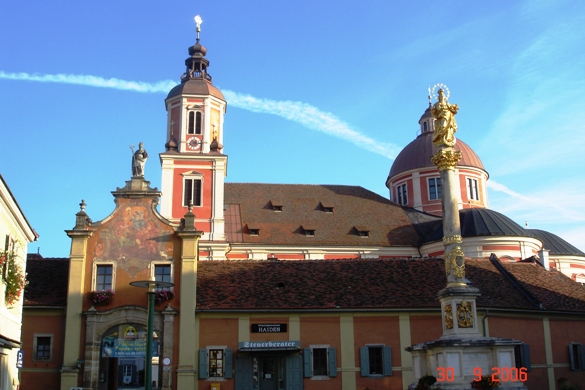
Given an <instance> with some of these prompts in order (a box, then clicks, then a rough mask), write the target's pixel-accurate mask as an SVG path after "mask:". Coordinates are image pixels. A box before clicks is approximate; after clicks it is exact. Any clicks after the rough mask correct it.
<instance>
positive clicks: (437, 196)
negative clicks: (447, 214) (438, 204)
mask: <svg viewBox="0 0 585 390" xmlns="http://www.w3.org/2000/svg"><path fill="white" fill-rule="evenodd" d="M431 180H434V183H435V184H433V185H432V187H434V188H435V197H434V198H433V197H431ZM439 188H440V190H439ZM427 190H428V195H429V200H441V194H442V193H443V183H441V178H440V177H439V176H436V177H429V178H427Z"/></svg>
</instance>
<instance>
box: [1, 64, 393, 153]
mask: <svg viewBox="0 0 585 390" xmlns="http://www.w3.org/2000/svg"><path fill="white" fill-rule="evenodd" d="M0 79H7V80H24V81H36V82H41V83H59V84H76V85H85V86H89V87H98V88H111V89H118V90H123V91H133V92H142V93H167V92H168V91H170V90H171V89H172V88H173V87H174V86H175V85H176V84H177V83H176V82H174V81H172V80H167V81H159V82H157V83H145V82H141V81H128V80H120V79H117V78H109V79H105V78H102V77H97V76H91V75H74V74H62V73H59V74H38V73H34V74H30V73H22V72H21V73H8V72H4V71H0ZM222 92H223V94H224V96H225V98H226V100H227V101H228V102H229V104H230V105H231V106H234V107H237V108H241V109H243V110H248V111H252V112H257V113H262V114H272V115H277V116H279V117H281V118H284V119H287V120H290V121H293V122H297V123H299V124H301V125H303V126H305V127H307V128H309V129H311V130H316V131H320V132H322V133H325V134H328V135H331V136H334V137H337V138H341V139H343V140H345V141H348V142H350V143H352V144H354V145H355V146H357V147H359V148H362V149H365V150H368V151H370V152H373V153H376V154H380V155H382V156H384V157H387V158H389V159H391V160H393V159H394V158H396V155H397V154H398V152H399V151H400V149H401V148H399V147H398V146H396V145H394V144H391V143H385V142H378V141H376V140H374V139H372V138H370V137H368V136H366V135H364V134H362V133H360V132H358V131H356V130H353V129H352V128H351V127H350V126H349V125H348V124H347V123H345V122H343V121H342V120H340V119H339V118H337V117H336V116H335V115H333V114H331V113H329V112H323V111H321V110H319V109H318V108H317V107H314V106H312V105H310V104H307V103H303V102H293V101H289V100H286V101H278V100H270V99H262V98H256V97H254V96H250V95H246V94H241V93H238V92H233V91H230V90H225V89H224V90H222Z"/></svg>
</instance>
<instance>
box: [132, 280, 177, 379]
mask: <svg viewBox="0 0 585 390" xmlns="http://www.w3.org/2000/svg"><path fill="white" fill-rule="evenodd" d="M130 285H131V286H134V287H140V288H147V289H148V292H147V294H148V314H147V317H148V325H147V326H146V362H145V367H144V390H151V389H152V332H153V331H154V329H153V328H154V296H155V294H156V289H157V288H169V287H172V286H174V284H173V283H170V282H157V281H154V280H138V281H136V282H131V283H130Z"/></svg>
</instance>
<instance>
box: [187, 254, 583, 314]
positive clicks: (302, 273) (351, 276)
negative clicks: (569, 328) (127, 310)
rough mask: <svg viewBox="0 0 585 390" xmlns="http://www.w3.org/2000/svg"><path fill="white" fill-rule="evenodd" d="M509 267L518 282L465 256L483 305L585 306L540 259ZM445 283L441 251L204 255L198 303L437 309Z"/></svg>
mask: <svg viewBox="0 0 585 390" xmlns="http://www.w3.org/2000/svg"><path fill="white" fill-rule="evenodd" d="M505 267H506V269H507V270H509V273H510V274H511V275H513V276H514V277H517V278H518V280H519V283H513V282H512V281H511V279H510V277H509V275H508V273H506V272H504V273H502V272H501V271H500V270H498V268H497V267H496V266H495V265H494V263H493V262H491V261H489V260H469V259H468V260H466V276H467V278H468V279H469V280H470V281H471V282H472V284H473V286H474V287H477V288H479V289H480V292H481V296H480V297H479V298H478V299H477V304H478V307H491V308H501V309H515V310H541V308H540V305H539V304H540V303H542V304H543V308H544V309H546V310H550V311H573V312H574V311H577V312H581V313H583V312H585V286H583V285H580V284H578V283H575V282H573V281H571V280H570V279H568V278H567V277H565V276H563V275H562V274H560V273H559V272H556V271H546V270H545V269H544V268H542V267H541V266H539V265H534V264H528V263H510V264H507V265H506V266H505ZM557 283H559V284H558V287H555V286H556V284H557ZM445 284H446V278H445V273H444V261H443V260H442V259H436V258H432V259H417V260H409V259H402V260H385V259H372V260H363V259H346V260H317V261H315V260H302V261H242V260H240V261H200V262H199V269H198V285H197V293H198V296H197V307H198V309H199V310H219V311H223V310H227V311H229V310H251V311H254V310H260V311H261V310H338V309H342V310H343V309H345V310H359V309H366V310H377V309H389V310H391V309H409V308H412V309H421V308H438V307H439V302H438V301H437V299H436V295H437V293H438V292H439V291H440V290H441V289H442V288H444V287H445ZM283 286H284V287H283ZM579 296H580V298H579ZM535 297H536V301H534V298H535ZM530 298H532V301H531V299H530ZM552 302H557V304H554V305H552V304H551V303H552Z"/></svg>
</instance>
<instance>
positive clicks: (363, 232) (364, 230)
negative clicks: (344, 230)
mask: <svg viewBox="0 0 585 390" xmlns="http://www.w3.org/2000/svg"><path fill="white" fill-rule="evenodd" d="M354 229H355V230H356V231H357V234H358V236H360V237H362V238H368V237H370V229H369V228H368V227H366V226H354Z"/></svg>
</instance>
